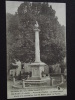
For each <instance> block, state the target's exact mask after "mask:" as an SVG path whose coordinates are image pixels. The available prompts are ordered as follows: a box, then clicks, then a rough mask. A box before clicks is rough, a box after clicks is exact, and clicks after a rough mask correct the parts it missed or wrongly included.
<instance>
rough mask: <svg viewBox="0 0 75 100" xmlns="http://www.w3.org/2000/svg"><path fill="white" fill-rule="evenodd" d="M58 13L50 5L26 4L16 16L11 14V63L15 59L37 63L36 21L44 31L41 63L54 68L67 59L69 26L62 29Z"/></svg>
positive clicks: (19, 9) (9, 31) (8, 18)
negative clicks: (67, 32) (35, 61)
mask: <svg viewBox="0 0 75 100" xmlns="http://www.w3.org/2000/svg"><path fill="white" fill-rule="evenodd" d="M55 13H56V12H55V10H53V9H52V6H49V4H48V3H47V2H39V3H36V2H33V3H30V2H24V3H22V4H21V5H20V6H19V7H18V10H17V12H16V13H15V14H14V15H11V14H7V16H6V21H7V44H8V45H7V55H8V59H9V60H10V62H11V61H12V59H13V58H18V59H20V60H21V61H23V62H30V61H31V62H33V61H34V59H35V47H34V44H35V33H34V24H35V22H36V20H37V21H38V23H39V28H40V30H41V31H40V37H39V38H40V53H41V61H43V62H45V63H47V64H48V65H50V64H51V65H52V64H56V63H59V62H61V61H62V60H63V59H64V57H65V55H66V45H65V38H66V33H65V26H61V24H60V23H59V22H58V18H57V17H56V16H55Z"/></svg>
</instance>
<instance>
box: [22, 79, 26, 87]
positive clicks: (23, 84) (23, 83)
mask: <svg viewBox="0 0 75 100" xmlns="http://www.w3.org/2000/svg"><path fill="white" fill-rule="evenodd" d="M22 86H23V88H25V82H24V79H23V80H22Z"/></svg>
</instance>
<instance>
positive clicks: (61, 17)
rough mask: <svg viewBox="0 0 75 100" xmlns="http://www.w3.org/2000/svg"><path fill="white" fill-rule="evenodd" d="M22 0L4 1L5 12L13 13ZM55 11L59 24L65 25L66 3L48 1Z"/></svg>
mask: <svg viewBox="0 0 75 100" xmlns="http://www.w3.org/2000/svg"><path fill="white" fill-rule="evenodd" d="M21 3H23V2H22V1H6V13H11V14H15V12H17V9H18V7H19V6H20V4H21ZM49 5H52V8H53V9H54V10H55V11H56V16H57V17H58V21H59V23H60V24H61V25H64V26H66V4H65V3H52V2H51V3H49Z"/></svg>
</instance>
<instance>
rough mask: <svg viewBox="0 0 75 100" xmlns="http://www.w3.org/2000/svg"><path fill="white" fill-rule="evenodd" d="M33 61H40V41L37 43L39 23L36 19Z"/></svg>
mask: <svg viewBox="0 0 75 100" xmlns="http://www.w3.org/2000/svg"><path fill="white" fill-rule="evenodd" d="M34 31H35V62H40V43H39V31H40V29H39V25H38V22H37V21H36V24H35V28H34Z"/></svg>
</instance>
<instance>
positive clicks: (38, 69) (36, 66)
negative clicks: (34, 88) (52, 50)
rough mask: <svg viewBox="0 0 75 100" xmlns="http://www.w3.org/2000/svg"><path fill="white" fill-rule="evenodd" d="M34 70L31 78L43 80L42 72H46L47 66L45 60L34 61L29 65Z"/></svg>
mask: <svg viewBox="0 0 75 100" xmlns="http://www.w3.org/2000/svg"><path fill="white" fill-rule="evenodd" d="M29 66H30V67H31V70H32V77H31V78H29V79H32V80H41V79H42V77H43V76H42V73H43V72H44V68H45V66H47V65H46V64H45V63H43V62H34V63H31V64H30V65H29Z"/></svg>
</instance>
